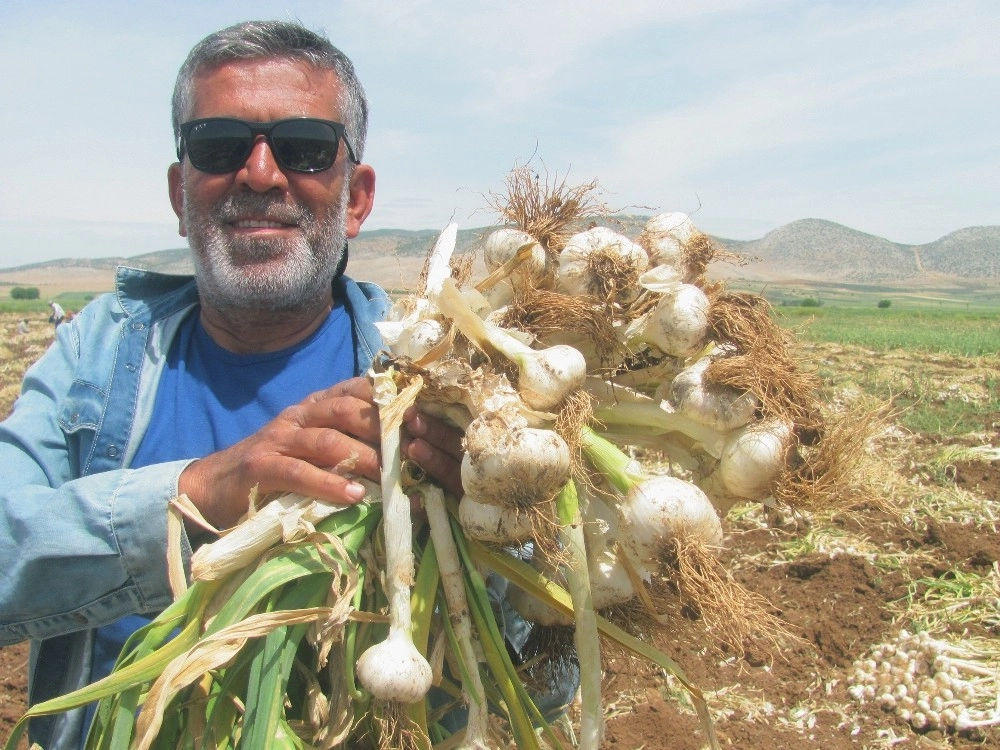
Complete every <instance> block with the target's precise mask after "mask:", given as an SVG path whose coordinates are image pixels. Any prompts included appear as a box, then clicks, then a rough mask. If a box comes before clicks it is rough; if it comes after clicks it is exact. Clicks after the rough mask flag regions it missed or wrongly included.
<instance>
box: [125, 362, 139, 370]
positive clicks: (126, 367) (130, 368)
mask: <svg viewBox="0 0 1000 750" xmlns="http://www.w3.org/2000/svg"><path fill="white" fill-rule="evenodd" d="M125 369H126V370H128V371H129V372H135V370H136V367H135V365H133V364H132V363H131V362H129V363H128V364H127V365H125Z"/></svg>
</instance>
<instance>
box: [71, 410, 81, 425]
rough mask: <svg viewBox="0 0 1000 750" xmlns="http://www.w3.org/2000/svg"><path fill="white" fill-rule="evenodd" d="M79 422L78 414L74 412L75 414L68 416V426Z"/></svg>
mask: <svg viewBox="0 0 1000 750" xmlns="http://www.w3.org/2000/svg"><path fill="white" fill-rule="evenodd" d="M79 421H80V412H76V414H70V415H69V423H70V424H76V423H77V422H79Z"/></svg>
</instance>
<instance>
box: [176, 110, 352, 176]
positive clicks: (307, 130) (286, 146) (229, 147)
mask: <svg viewBox="0 0 1000 750" xmlns="http://www.w3.org/2000/svg"><path fill="white" fill-rule="evenodd" d="M258 135H262V136H264V137H265V138H266V139H267V145H268V146H270V147H271V152H272V153H273V154H274V158H275V160H277V162H278V165H279V166H280V167H281V168H282V169H288V170H291V171H292V172H322V171H323V170H324V169H329V168H330V167H332V166H333V163H334V162H335V161H336V160H337V144H338V143H339V142H340V141H341V140H343V141H344V145H345V146H347V153H348V154H350V157H351V161H353V162H354V163H355V164H360V163H361V162H359V161H358V159H357V157H356V156H355V155H354V149H353V148H351V144H350V143H349V142H348V140H347V134H346V133H345V132H344V126H343V124H342V123H339V122H334V121H333V120H317V119H315V118H312V117H294V118H291V119H288V120H276V121H274V122H246V121H245V120H236V119H234V118H231V117H207V118H205V119H203V120H191V121H190V122H185V123H184V124H183V125H181V134H180V137H179V138H178V139H177V159H178V161H183V159H184V154H185V153H186V154H187V155H188V158H189V159H190V160H191V165H192V166H193V167H194V168H195V169H197V170H199V171H201V172H208V173H209V174H225V173H226V172H235V171H237V170H239V169H240V168H241V167H242V166H243V165H244V164H245V163H246V160H247V157H248V156H250V152H251V151H252V150H253V145H254V142H255V141H256V140H257V136H258Z"/></svg>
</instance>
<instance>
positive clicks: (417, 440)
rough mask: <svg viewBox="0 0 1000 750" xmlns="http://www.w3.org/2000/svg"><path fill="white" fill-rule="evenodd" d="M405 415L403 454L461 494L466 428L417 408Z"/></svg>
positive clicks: (459, 495) (443, 485)
mask: <svg viewBox="0 0 1000 750" xmlns="http://www.w3.org/2000/svg"><path fill="white" fill-rule="evenodd" d="M404 419H405V430H404V440H403V455H404V456H406V457H407V458H409V459H410V460H411V461H413V462H414V463H416V464H417V465H418V466H420V468H421V469H423V470H424V471H426V472H427V473H428V474H429V475H430V476H432V477H433V478H434V479H436V480H437V482H438V484H440V485H441V486H442V487H443V488H444V489H445V491H446V492H449V493H451V494H452V495H454V496H455V497H461V496H462V493H463V490H462V476H461V468H462V432H461V431H460V430H458V429H457V428H455V427H452V426H451V425H449V424H446V423H445V422H442V421H441V420H439V419H436V418H434V417H430V416H427V415H426V414H421V413H420V412H418V411H417V410H416V409H415V408H411V409H410V410H409V411H408V412H407V413H406V414H405V415H404Z"/></svg>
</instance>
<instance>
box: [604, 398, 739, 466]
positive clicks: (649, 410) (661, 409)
mask: <svg viewBox="0 0 1000 750" xmlns="http://www.w3.org/2000/svg"><path fill="white" fill-rule="evenodd" d="M614 392H615V394H617V397H618V400H616V401H614V402H610V403H609V402H607V401H605V402H601V403H598V404H597V405H596V406H595V407H594V419H596V420H597V421H598V422H601V423H603V424H606V425H610V426H620V427H624V428H636V427H643V428H650V429H653V430H656V431H658V432H660V433H662V434H663V435H667V436H668V435H670V434H679V435H683V436H685V437H686V438H687V439H689V440H690V441H692V442H693V443H695V444H696V445H700V446H701V447H702V449H703V450H704V451H705V452H706V453H707V454H708V455H710V456H712V457H713V458H718V457H719V456H721V455H722V449H723V444H724V441H725V433H723V432H720V431H719V430H717V429H714V428H712V427H709V426H708V425H705V424H702V423H701V422H697V421H695V420H693V419H691V418H690V417H688V416H685V415H684V414H680V413H678V412H677V410H676V409H674V407H673V405H672V404H670V402H668V401H661V402H659V403H657V402H656V401H654V400H653V399H651V398H649V397H647V396H642V395H641V394H638V393H635V392H634V391H629V390H627V389H624V388H618V389H615V391H614Z"/></svg>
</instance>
